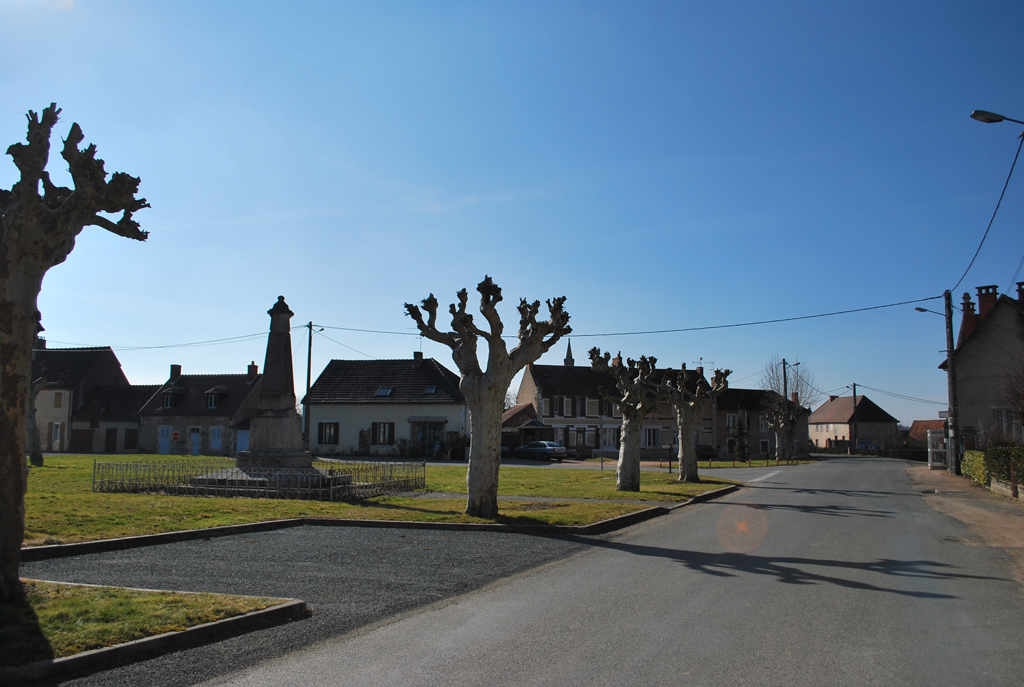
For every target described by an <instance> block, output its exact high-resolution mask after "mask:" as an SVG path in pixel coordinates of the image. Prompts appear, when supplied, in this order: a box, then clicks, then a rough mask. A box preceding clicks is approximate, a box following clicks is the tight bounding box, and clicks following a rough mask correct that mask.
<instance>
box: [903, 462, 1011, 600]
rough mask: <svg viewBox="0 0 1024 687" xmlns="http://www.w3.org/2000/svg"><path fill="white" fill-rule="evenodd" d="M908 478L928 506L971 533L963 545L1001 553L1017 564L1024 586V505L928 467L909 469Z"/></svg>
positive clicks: (968, 479) (962, 478)
mask: <svg viewBox="0 0 1024 687" xmlns="http://www.w3.org/2000/svg"><path fill="white" fill-rule="evenodd" d="M907 476H908V477H909V478H910V481H911V483H913V484H914V485H915V486H916V487H917V488H918V489H919V490H920V491H921V493H922V495H923V496H924V500H925V503H927V504H928V505H929V506H931V507H932V508H934V509H935V510H937V511H939V512H940V513H945V514H947V515H950V516H952V517H954V518H956V519H957V520H959V521H960V522H962V523H963V524H964V525H966V526H967V527H968V528H969V529H970V531H971V534H972V537H971V539H970V540H965V541H963V542H962V543H964V544H968V545H974V546H988V547H993V548H997V549H1001V550H1002V551H1003V552H1004V553H1005V554H1006V555H1007V556H1009V557H1010V558H1011V559H1012V560H1013V564H1014V565H1013V568H1014V573H1015V574H1016V575H1017V580H1018V581H1019V582H1020V583H1021V584H1022V585H1024V504H1022V503H1021V502H1020V501H1016V500H1014V499H1011V498H1008V497H1006V496H999V495H998V494H994V493H992V492H991V491H990V490H988V489H986V488H984V487H982V486H981V485H979V484H975V483H974V482H973V481H971V479H970V478H968V477H956V476H953V475H950V474H949V473H948V472H946V471H945V470H929V469H928V467H927V466H925V465H915V466H913V467H909V468H907Z"/></svg>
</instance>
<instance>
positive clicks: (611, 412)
mask: <svg viewBox="0 0 1024 687" xmlns="http://www.w3.org/2000/svg"><path fill="white" fill-rule="evenodd" d="M620 363H621V361H620ZM703 374H704V370H703V369H702V368H697V369H696V370H690V371H688V382H687V383H688V386H691V387H692V388H696V384H697V379H698V377H702V376H703ZM602 390H604V392H605V393H607V394H608V395H609V396H610V397H612V398H614V397H616V396H617V395H618V391H617V390H616V387H615V378H614V377H612V376H611V375H610V374H608V373H606V372H601V371H598V370H594V369H593V368H592V367H590V366H589V365H587V366H585V367H584V366H577V365H576V364H575V362H574V360H573V357H572V347H571V345H568V346H566V354H565V361H564V362H563V364H562V365H537V364H531V365H528V366H527V367H526V370H525V372H524V374H523V381H522V382H521V383H520V385H519V392H518V394H517V395H516V402H517V405H516V407H517V408H518V407H519V406H521V405H523V404H530V405H532V406H533V409H534V413H535V417H536V420H537V421H538V422H540V423H542V425H543V427H545V428H547V429H548V430H549V432H550V433H549V434H547V433H545V432H544V431H543V430H542V429H541V427H538V426H536V424H534V425H531V426H529V429H530V430H531V431H532V432H533V433H534V435H535V438H537V439H540V438H546V439H548V440H550V441H557V442H558V443H560V444H562V445H563V446H565V447H566V448H568V449H570V451H575V452H576V453H577V454H578V455H583V456H586V455H589V454H591V453H593V451H595V450H598V451H607V452H610V453H614V454H616V455H617V453H618V450H619V442H620V440H621V438H622V437H621V426H622V415H621V414H620V413H619V412H618V410H617V409H616V408H615V405H614V404H613V403H609V402H608V401H606V400H604V397H603V396H602V393H601V391H602ZM712 416H713V413H712V411H711V409H710V408H708V409H706V411H705V417H702V418H698V419H697V421H696V423H695V432H696V434H697V437H698V439H697V443H701V441H700V438H699V437H701V436H703V435H704V433H705V432H706V431H709V429H710V423H711V418H712ZM504 424H505V422H503V426H504ZM542 434H543V435H545V436H543V437H542V436H541V435H542ZM677 436H678V432H677V429H676V419H675V410H674V409H673V408H672V405H671V404H670V403H668V402H663V403H661V404H660V405H659V408H658V410H657V412H654V413H651V414H649V415H648V416H647V417H646V418H644V422H643V429H642V432H641V453H640V455H641V458H643V459H649V460H650V459H654V460H660V459H664V458H668V457H669V456H675V455H676V453H677V450H678V449H677V448H676V442H677ZM523 438H524V439H525V438H526V437H525V436H524V437H523ZM524 443H525V442H524ZM510 448H514V447H511V446H510Z"/></svg>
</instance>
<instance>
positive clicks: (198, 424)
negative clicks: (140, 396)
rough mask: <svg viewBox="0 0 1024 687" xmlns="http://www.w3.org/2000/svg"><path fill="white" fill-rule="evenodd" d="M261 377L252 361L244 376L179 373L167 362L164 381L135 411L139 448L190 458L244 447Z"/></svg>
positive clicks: (220, 453)
mask: <svg viewBox="0 0 1024 687" xmlns="http://www.w3.org/2000/svg"><path fill="white" fill-rule="evenodd" d="M261 381H262V375H260V374H259V372H258V367H257V365H256V364H255V362H253V363H250V364H249V368H248V370H247V372H246V373H245V374H201V375H185V374H182V373H181V365H171V374H170V377H169V378H168V379H167V382H165V383H164V384H162V385H160V386H159V387H158V388H157V390H156V392H155V393H154V394H153V396H152V397H151V398H150V399H149V401H148V402H147V403H146V404H145V405H144V406H143V407H142V410H141V411H140V413H139V417H140V437H139V443H140V449H141V451H142V452H143V453H162V454H178V455H189V454H191V455H194V456H198V455H204V456H233V455H235V454H236V453H238V452H239V451H244V450H245V449H246V448H248V445H249V419H250V418H251V417H252V415H253V413H254V412H255V411H256V407H257V404H258V401H259V390H260V382H261Z"/></svg>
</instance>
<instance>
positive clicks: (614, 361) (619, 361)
mask: <svg viewBox="0 0 1024 687" xmlns="http://www.w3.org/2000/svg"><path fill="white" fill-rule="evenodd" d="M612 367H622V351H619V353H618V355H616V356H615V357H614V358H612Z"/></svg>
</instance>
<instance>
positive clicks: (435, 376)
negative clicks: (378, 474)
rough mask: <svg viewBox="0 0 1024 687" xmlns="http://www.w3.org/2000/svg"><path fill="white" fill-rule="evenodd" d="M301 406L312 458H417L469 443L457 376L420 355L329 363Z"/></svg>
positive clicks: (440, 455)
mask: <svg viewBox="0 0 1024 687" xmlns="http://www.w3.org/2000/svg"><path fill="white" fill-rule="evenodd" d="M302 403H303V405H304V406H305V407H306V408H307V412H308V413H309V450H310V451H312V452H313V454H314V455H317V456H356V455H362V456H392V457H395V458H399V457H409V458H415V459H421V460H423V459H437V458H447V457H448V452H449V450H455V451H456V452H457V451H459V450H460V449H461V447H463V446H468V435H469V410H468V406H467V405H466V399H465V398H464V397H463V396H462V393H461V392H460V391H459V377H458V375H456V374H455V373H453V372H451V371H450V370H448V369H447V368H446V367H444V366H443V365H441V363H439V362H437V361H436V360H434V359H433V358H424V357H423V354H422V353H420V352H416V353H415V354H414V355H413V358H412V360H332V361H331V362H330V363H328V365H327V367H326V368H324V371H323V372H321V373H320V376H319V377H317V379H316V382H315V383H314V384H313V386H312V387H310V390H309V393H308V394H306V397H305V398H304V399H303V401H302ZM451 457H452V458H453V459H458V460H462V459H463V455H452V456H451Z"/></svg>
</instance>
